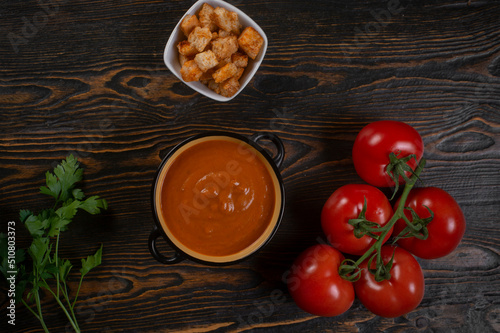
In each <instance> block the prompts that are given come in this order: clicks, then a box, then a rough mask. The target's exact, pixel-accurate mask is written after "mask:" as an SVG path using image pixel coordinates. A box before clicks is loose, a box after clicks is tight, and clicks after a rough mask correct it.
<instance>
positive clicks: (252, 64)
mask: <svg viewBox="0 0 500 333" xmlns="http://www.w3.org/2000/svg"><path fill="white" fill-rule="evenodd" d="M204 3H208V4H209V5H211V6H212V7H214V8H217V7H223V8H225V9H227V10H229V11H231V12H236V13H237V14H238V18H239V21H240V23H241V25H242V26H243V29H244V28H246V27H248V26H251V27H253V28H254V29H255V30H257V32H258V33H259V34H260V35H261V36H262V38H263V39H264V44H263V45H262V48H261V50H260V52H259V54H258V55H257V57H256V58H255V60H253V59H248V66H247V67H246V68H245V72H244V73H243V75H242V76H241V78H240V89H239V90H238V91H237V92H236V94H234V95H233V96H231V97H224V96H222V95H219V94H217V93H216V92H215V91H213V90H211V89H209V88H208V87H207V86H206V85H204V84H203V83H201V82H197V81H196V82H185V81H184V80H183V79H182V76H181V65H180V63H179V51H178V50H177V44H178V43H179V42H180V41H182V40H185V39H186V36H185V35H184V33H183V32H182V30H181V28H180V25H181V22H182V20H183V19H184V17H186V15H194V14H197V13H198V11H199V10H200V9H201V6H202V5H203V4H204ZM266 50H267V36H266V34H265V33H264V31H263V30H262V29H261V28H260V27H259V25H258V24H257V23H255V21H254V20H252V19H251V18H250V17H249V16H248V15H246V14H245V13H243V12H242V11H241V10H239V9H238V8H236V7H235V6H233V5H231V4H229V3H227V2H224V1H222V0H199V1H197V2H196V3H195V4H194V5H193V6H191V8H189V9H188V11H187V12H186V13H185V14H184V16H182V18H181V19H180V20H179V22H178V23H177V25H176V26H175V28H174V30H173V31H172V34H171V35H170V38H169V39H168V42H167V45H166V46H165V52H164V53H163V60H164V61H165V65H167V67H168V69H169V70H170V71H171V72H172V73H174V75H175V76H177V78H179V80H181V81H182V82H184V83H185V84H186V85H188V86H189V87H190V88H192V89H193V90H195V91H197V92H199V93H200V94H203V95H205V96H207V97H209V98H211V99H214V100H216V101H219V102H227V101H230V100H231V99H233V98H235V97H236V96H237V95H238V94H239V93H240V92H241V91H242V90H243V89H244V88H245V86H246V85H247V84H248V82H250V80H251V79H252V77H253V76H254V75H255V72H257V69H258V68H259V66H260V63H261V62H262V59H264V55H265V54H266Z"/></svg>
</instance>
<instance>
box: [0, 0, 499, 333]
mask: <svg viewBox="0 0 500 333" xmlns="http://www.w3.org/2000/svg"><path fill="white" fill-rule="evenodd" d="M43 3H44V2H37V1H27V2H26V1H25V2H22V3H21V2H18V1H5V2H4V4H3V6H2V13H1V17H2V20H0V31H1V35H2V38H1V39H0V45H1V47H0V114H1V115H2V120H1V122H0V124H1V125H0V129H1V130H0V197H1V201H0V214H1V215H0V216H1V223H2V225H5V224H6V222H7V221H12V220H18V217H17V216H18V212H19V210H20V209H24V208H30V209H33V210H35V211H36V210H40V209H42V208H45V207H47V205H50V204H51V202H50V200H49V199H48V198H45V197H44V196H42V195H40V194H38V193H37V192H38V188H39V187H40V186H41V185H42V184H43V182H44V173H45V171H47V170H49V169H51V168H52V167H53V166H54V163H56V162H58V161H59V160H60V159H62V158H64V157H65V156H66V155H67V154H69V153H73V154H75V155H76V156H77V157H78V158H79V159H80V161H81V162H82V164H83V166H84V167H85V169H86V171H85V181H84V183H83V184H82V185H83V188H84V191H85V193H88V194H98V195H100V196H102V197H104V198H106V199H107V200H108V201H109V205H110V208H109V210H108V211H107V212H105V213H104V214H102V215H100V216H96V217H90V216H88V215H84V216H81V217H79V218H78V219H77V220H76V221H75V222H74V223H73V224H72V225H71V228H70V230H68V231H67V232H65V233H64V234H63V239H62V244H61V251H62V256H65V257H68V258H70V259H72V260H73V261H74V262H75V263H77V262H78V261H79V259H80V258H81V257H83V256H86V255H87V254H90V253H92V252H93V251H95V250H96V249H97V247H98V246H99V244H100V243H103V244H104V257H103V263H102V265H101V266H100V267H99V268H97V269H96V270H95V271H93V272H91V273H90V274H89V276H88V278H87V281H86V283H84V285H83V288H82V291H81V293H82V294H81V298H80V302H79V307H78V316H79V318H80V324H81V326H82V329H83V331H86V332H87V331H89V332H102V331H107V332H119V331H125V332H180V331H191V332H209V331H214V332H233V331H242V332H248V331H255V332H375V331H378V332H382V331H390V332H413V331H422V332H423V331H433V332H450V331H452V330H453V331H454V332H494V331H499V330H500V323H499V321H498V316H499V311H500V308H499V304H500V294H499V291H500V279H499V277H500V268H499V266H500V265H499V263H500V247H499V244H500V229H499V226H498V225H499V222H500V220H499V214H498V213H499V207H500V199H499V198H500V186H499V185H500V175H499V170H500V148H499V143H500V98H499V96H500V21H499V20H498V17H499V15H500V5H499V4H498V2H496V1H451V0H435V1H427V2H425V3H420V2H417V1H410V0H400V1H394V0H393V1H371V0H370V1H354V2H352V1H347V0H336V1H315V2H313V3H308V2H302V1H271V2H267V1H261V0H255V1H240V0H238V1H231V3H233V4H235V5H236V6H238V7H239V8H241V9H242V10H243V11H245V12H246V13H248V14H249V15H250V16H251V17H252V18H253V19H254V20H255V21H256V22H257V23H258V24H259V25H261V27H262V28H263V29H264V30H265V32H266V34H267V35H268V38H269V48H268V52H267V54H266V57H265V59H264V62H263V63H262V66H261V68H260V69H259V71H258V72H257V75H256V76H255V77H254V79H253V80H252V82H251V83H250V84H249V85H248V86H247V87H246V88H245V90H244V91H243V92H242V93H241V94H240V95H239V96H238V97H237V98H235V99H234V100H232V101H231V102H228V103H217V102H214V101H211V100H209V99H207V98H205V97H203V96H201V95H199V94H197V93H195V92H193V91H191V90H190V89H189V88H188V87H187V86H185V85H184V84H183V83H181V82H179V80H177V79H176V78H175V77H174V76H173V75H172V74H171V73H170V72H169V71H168V70H167V69H166V67H165V66H164V64H163V59H162V57H163V49H164V47H165V43H166V41H167V39H168V34H169V33H170V31H171V30H172V29H173V27H174V26H175V24H176V23H177V20H178V19H179V18H180V17H181V16H182V15H183V13H184V11H185V10H186V9H187V8H189V6H191V4H192V2H191V1H167V2H165V1H151V0H146V1H140V2H137V1H121V2H105V1H98V0H95V1H87V2H83V1H76V2H69V1H63V0H61V1H56V0H53V1H50V2H49V1H47V2H45V3H46V4H47V6H49V5H50V6H49V7H43V5H41V4H43ZM389 4H391V5H389ZM26 22H28V23H26ZM30 24H31V25H30ZM379 119H395V120H400V121H405V122H407V123H409V124H411V125H413V126H414V127H415V128H416V129H417V130H418V131H419V132H420V133H421V135H422V137H423V139H424V142H425V157H426V158H427V160H428V164H427V167H426V170H425V171H424V174H423V177H422V178H423V184H424V185H431V186H437V187H441V188H443V189H445V190H447V191H449V192H450V194H452V195H453V196H454V197H455V198H456V200H457V201H458V202H459V204H460V205H461V207H462V209H463V211H464V213H465V215H466V218H467V231H466V234H465V237H464V240H463V242H462V244H461V245H460V247H459V248H458V249H457V250H456V251H455V252H454V253H453V254H451V255H449V256H447V257H445V258H441V259H438V260H432V261H430V260H420V262H421V265H422V267H423V269H424V273H425V278H426V293H425V297H424V300H423V301H422V304H421V305H420V306H419V307H418V308H417V309H416V310H415V311H413V312H411V313H410V314H408V315H407V316H405V317H401V318H396V319H383V318H380V317H376V316H374V315H373V314H371V313H370V312H368V311H367V310H366V309H365V308H364V307H363V306H362V305H361V303H360V302H359V301H358V300H356V301H355V303H354V305H353V307H352V308H351V309H350V310H349V311H348V312H346V313H345V314H343V315H341V316H339V317H334V318H320V317H315V316H311V315H309V314H307V313H305V312H303V311H302V310H300V309H299V308H298V307H297V306H296V305H295V304H294V302H293V300H292V299H291V297H290V295H289V293H288V291H287V289H286V286H285V284H284V282H283V275H284V273H285V272H286V271H287V270H288V269H289V267H290V265H291V262H292V261H293V260H294V258H295V257H296V256H297V255H298V254H299V253H300V252H301V251H302V250H304V249H305V248H306V247H307V246H309V245H312V244H315V243H316V242H318V237H320V238H321V237H322V232H321V228H320V226H319V215H320V211H321V208H322V205H323V203H324V202H325V200H326V199H327V198H328V196H329V195H330V194H331V193H332V192H333V191H334V190H335V189H336V188H338V187H339V186H341V185H344V184H347V183H361V180H360V179H359V178H358V176H357V175H356V173H355V170H354V168H353V166H352V159H351V149H352V143H353V141H354V138H355V136H356V134H357V132H358V131H359V130H360V129H361V128H362V127H363V126H364V125H366V124H367V123H369V122H371V121H375V120H379ZM215 129H217V130H219V129H223V130H229V131H232V132H236V133H240V134H243V135H251V134H253V133H256V132H260V131H271V132H273V133H275V134H277V135H279V136H280V138H281V139H282V140H283V142H284V144H285V148H286V158H285V161H284V165H283V167H282V176H283V179H284V182H285V187H286V194H287V206H286V211H285V216H284V219H283V223H282V225H281V226H280V229H279V231H278V232H277V234H276V235H275V237H274V238H273V240H272V242H271V243H270V244H268V245H267V246H266V247H265V248H264V249H263V250H262V251H261V252H260V253H259V254H258V255H257V256H255V257H253V258H251V259H250V260H247V261H245V262H243V263H239V264H236V265H232V266H228V267H207V266H203V265H200V264H196V263H193V262H190V261H184V262H182V263H180V264H177V265H175V266H168V267H167V266H164V265H162V264H160V263H158V262H156V261H155V260H154V259H153V258H152V257H151V255H150V254H149V251H148V249H147V238H148V235H149V232H150V231H151V229H152V227H153V220H152V213H151V203H150V190H151V185H152V182H153V178H154V175H155V171H156V168H157V167H158V165H159V164H160V161H161V159H162V158H163V156H165V155H166V153H167V152H168V151H169V150H170V149H171V148H172V147H173V146H174V145H175V144H176V143H178V142H180V141H181V140H183V139H185V138H187V137H189V136H191V135H193V134H197V133H200V132H203V131H207V130H215ZM18 244H19V245H20V246H27V245H28V244H29V239H28V237H27V235H26V232H23V231H22V230H20V231H19V233H18ZM164 250H165V251H168V249H167V248H166V247H165V248H164ZM72 278H73V279H74V280H76V278H77V276H76V273H75V274H74V275H72ZM2 283H3V282H2ZM75 283H76V282H75ZM4 287H5V284H2V288H4ZM72 287H73V288H76V285H73V286H72ZM73 290H74V289H73ZM42 301H43V304H44V308H45V309H46V311H47V312H46V322H47V323H48V325H49V327H50V328H51V330H53V331H54V332H60V331H64V330H65V327H66V326H67V320H66V318H65V317H64V316H63V315H62V314H60V312H59V311H58V309H57V308H56V306H55V304H54V302H53V300H51V298H50V297H48V296H47V295H45V297H44V298H43V300H42ZM7 302H8V299H7V297H6V295H5V294H4V293H1V294H0V309H1V311H0V317H1V318H2V319H1V320H2V327H4V326H3V323H4V319H5V318H6V308H5V307H6V306H7ZM16 315H17V316H16V318H17V319H18V320H17V323H16V326H15V327H8V328H9V331H12V332H39V331H40V328H39V325H38V322H37V321H36V319H35V318H34V317H33V316H32V315H31V314H30V313H29V312H28V311H27V310H26V309H24V308H22V307H18V308H17V312H16Z"/></svg>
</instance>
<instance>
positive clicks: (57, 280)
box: [55, 230, 61, 298]
mask: <svg viewBox="0 0 500 333" xmlns="http://www.w3.org/2000/svg"><path fill="white" fill-rule="evenodd" d="M60 235H61V230H59V233H58V234H57V240H56V254H55V257H56V260H55V261H56V269H57V272H56V286H57V298H59V288H60V283H59V275H60V270H59V260H58V255H59V236H60Z"/></svg>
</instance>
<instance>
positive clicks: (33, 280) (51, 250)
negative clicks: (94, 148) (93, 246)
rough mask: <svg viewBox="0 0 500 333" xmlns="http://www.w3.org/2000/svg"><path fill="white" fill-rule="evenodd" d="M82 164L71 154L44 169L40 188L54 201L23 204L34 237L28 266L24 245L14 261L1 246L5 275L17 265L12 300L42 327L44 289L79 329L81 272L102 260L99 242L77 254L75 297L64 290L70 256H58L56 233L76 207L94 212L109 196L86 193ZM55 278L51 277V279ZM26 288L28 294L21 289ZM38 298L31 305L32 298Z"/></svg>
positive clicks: (1, 239) (2, 242)
mask: <svg viewBox="0 0 500 333" xmlns="http://www.w3.org/2000/svg"><path fill="white" fill-rule="evenodd" d="M82 177H83V169H81V168H80V165H79V163H78V161H77V159H76V158H75V157H74V156H73V155H70V156H68V157H67V158H66V159H65V160H63V161H62V162H61V163H60V164H59V165H57V166H56V167H55V168H54V171H53V173H51V172H50V171H47V173H46V174H45V178H46V179H45V181H46V186H42V187H41V188H40V192H41V193H43V194H46V195H49V196H52V197H53V198H54V200H55V204H54V206H53V207H52V208H49V209H44V210H42V211H41V212H40V213H38V214H35V213H33V212H32V211H29V210H21V211H20V213H19V217H20V220H21V222H22V223H23V224H24V226H25V227H26V228H27V230H28V231H29V233H30V234H31V236H32V237H33V240H32V242H31V245H30V246H29V248H28V250H27V253H28V255H29V257H30V258H31V261H32V265H31V269H30V268H29V267H28V265H25V264H23V263H22V262H23V261H24V259H25V257H26V254H25V252H24V251H23V250H22V249H17V251H16V267H14V269H12V267H11V266H7V255H6V252H7V251H0V264H1V267H0V271H1V272H2V273H3V275H4V276H5V277H6V278H7V277H8V276H7V275H8V274H7V272H8V271H13V270H14V271H16V272H17V276H16V301H18V302H22V303H23V304H24V305H25V306H26V307H27V308H28V310H29V311H30V312H31V313H32V314H33V315H34V316H35V317H36V318H37V319H38V320H39V321H40V324H41V325H42V327H43V329H44V331H45V332H49V330H48V328H47V325H46V324H45V322H44V319H43V313H42V306H41V302H40V293H41V291H42V290H46V291H47V292H48V293H49V294H51V295H52V296H53V297H54V299H55V301H56V302H57V304H58V305H59V306H60V307H61V309H62V311H63V312H64V314H65V315H66V316H67V318H68V320H69V322H70V323H71V326H72V327H73V329H74V330H75V331H76V332H80V327H79V326H78V321H77V318H76V316H75V311H74V309H75V304H76V301H77V298H78V294H79V292H80V288H81V285H82V282H83V277H84V276H85V275H86V274H87V273H88V272H89V271H90V270H92V269H93V268H95V267H96V266H98V265H100V264H101V257H102V245H101V247H100V248H99V249H98V250H97V252H96V253H95V254H93V255H90V256H88V257H87V258H84V259H81V268H80V281H79V284H78V288H77V290H76V294H75V295H74V297H73V300H71V299H70V293H69V291H68V276H69V273H70V271H71V269H72V268H73V265H72V264H71V262H70V261H69V260H68V259H62V258H60V257H59V239H60V236H61V231H65V230H66V229H67V226H68V224H70V223H71V221H72V219H73V218H74V217H75V215H76V214H77V212H78V211H79V210H84V211H86V212H88V213H90V214H98V213H100V211H101V209H107V206H108V205H107V202H106V200H104V199H100V198H99V197H98V196H91V197H88V198H86V199H85V195H84V193H83V191H82V190H81V189H78V188H76V187H75V185H76V184H77V183H78V182H79V181H81V180H82ZM4 248H5V249H7V238H6V237H5V235H4V234H2V235H0V249H2V250H3V249H4ZM54 280H55V283H54V282H53V281H54ZM26 291H27V293H26V300H25V299H24V297H23V296H24V294H25V292H26ZM33 303H35V304H36V307H35V308H33V307H32V306H31V305H30V304H33Z"/></svg>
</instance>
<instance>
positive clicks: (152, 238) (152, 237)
mask: <svg viewBox="0 0 500 333" xmlns="http://www.w3.org/2000/svg"><path fill="white" fill-rule="evenodd" d="M160 236H161V231H160V229H158V228H156V227H155V228H154V229H153V231H151V233H150V234H149V241H148V245H149V252H151V254H152V255H153V257H154V258H155V259H156V260H158V261H159V262H161V263H162V264H167V265H171V264H176V263H178V262H181V261H182V260H184V257H183V256H182V255H181V254H180V253H179V252H175V254H174V256H173V257H165V256H164V255H163V254H161V253H160V252H159V251H158V249H157V248H156V240H157V239H158V237H160Z"/></svg>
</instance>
